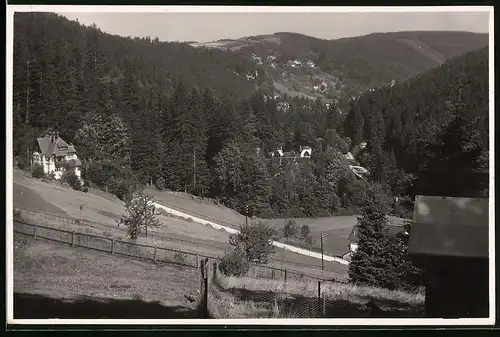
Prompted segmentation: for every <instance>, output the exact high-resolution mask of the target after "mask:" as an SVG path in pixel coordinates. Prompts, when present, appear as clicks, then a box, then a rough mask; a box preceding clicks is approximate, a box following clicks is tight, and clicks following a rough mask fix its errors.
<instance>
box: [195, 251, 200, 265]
mask: <svg viewBox="0 0 500 337" xmlns="http://www.w3.org/2000/svg"><path fill="white" fill-rule="evenodd" d="M199 261H200V258H199V257H198V254H196V264H195V266H196V267H198V266H199V265H200V262H199Z"/></svg>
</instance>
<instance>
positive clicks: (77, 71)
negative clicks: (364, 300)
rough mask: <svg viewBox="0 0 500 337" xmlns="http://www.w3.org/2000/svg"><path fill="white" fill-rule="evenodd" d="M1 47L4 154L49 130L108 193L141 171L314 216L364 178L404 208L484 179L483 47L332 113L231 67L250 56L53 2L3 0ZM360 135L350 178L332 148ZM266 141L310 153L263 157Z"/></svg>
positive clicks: (356, 192) (339, 204)
mask: <svg viewBox="0 0 500 337" xmlns="http://www.w3.org/2000/svg"><path fill="white" fill-rule="evenodd" d="M13 53H14V71H13V74H14V82H13V85H14V88H13V89H14V90H13V92H14V97H13V107H12V108H13V126H14V144H13V146H14V148H13V151H14V155H16V156H18V157H19V158H20V160H22V158H24V157H25V154H26V151H27V149H31V148H33V147H34V145H35V142H36V138H37V137H40V136H43V135H44V134H45V133H46V132H47V131H49V130H54V131H58V132H59V134H60V136H61V137H62V138H63V139H65V140H66V141H68V142H69V143H73V144H74V145H75V148H76V149H77V151H78V156H79V157H80V158H81V160H82V163H83V176H84V179H85V180H86V181H90V182H92V184H95V185H97V186H108V188H109V189H110V190H111V191H113V192H114V193H115V194H116V195H118V196H119V197H121V198H125V197H126V195H127V194H129V193H130V192H131V191H132V190H133V189H134V188H136V187H137V186H140V185H145V184H151V183H152V184H153V185H154V186H156V187H157V188H159V189H169V190H174V191H185V192H188V193H192V194H195V195H199V196H204V197H210V198H214V199H219V200H220V201H221V202H222V203H223V204H225V205H227V206H228V207H231V208H234V209H236V210H238V211H241V212H243V210H244V209H245V206H246V205H248V206H249V209H250V212H251V213H252V215H256V216H260V217H299V216H305V217H314V216H327V215H330V214H345V213H354V212H357V208H358V207H359V205H361V203H362V201H363V200H364V198H365V193H366V191H367V187H368V185H373V184H375V185H377V186H378V187H379V188H378V189H377V190H379V191H381V193H383V198H382V199H383V200H384V201H385V202H386V203H387V205H389V206H390V207H391V208H392V212H393V213H394V214H397V215H400V216H409V214H411V213H410V212H411V200H412V198H413V197H414V195H415V194H428V195H429V194H430V195H450V196H475V195H485V193H486V192H487V189H488V186H487V184H486V185H485V184H484V181H486V183H487V181H488V179H487V173H488V142H489V136H488V135H489V129H488V107H489V102H488V90H489V89H488V49H487V48H484V49H481V50H477V51H473V52H470V53H467V54H465V55H462V56H459V57H456V58H454V59H451V60H449V61H447V62H446V63H444V64H443V65H442V66H440V67H439V68H434V69H431V70H429V71H427V72H425V73H423V74H421V75H418V76H417V77H414V78H412V79H410V80H408V81H406V82H403V83H398V84H396V85H394V86H392V87H390V86H386V87H381V88H378V89H377V90H375V91H370V92H366V93H365V94H363V95H362V96H361V97H359V98H357V99H355V100H351V101H350V102H349V105H350V108H349V111H348V112H346V113H344V114H340V112H339V110H338V109H336V108H335V106H333V105H330V106H326V105H325V104H323V103H321V102H320V101H319V100H318V101H309V100H305V99H299V98H287V97H283V98H280V99H279V100H276V99H273V98H270V97H269V96H268V95H266V93H265V92H264V91H262V90H261V88H262V87H264V84H265V79H262V83H261V84H263V86H260V85H259V86H256V84H255V83H254V82H251V81H247V80H246V79H245V78H244V77H242V76H238V74H239V73H242V74H243V73H246V72H250V71H255V70H258V67H257V65H255V64H254V63H251V62H249V61H247V60H245V59H243V58H241V57H239V56H238V55H237V54H233V53H230V52H224V51H219V50H207V49H196V48H192V47H190V46H189V45H187V44H183V43H167V42H160V41H158V39H151V38H141V39H139V38H124V37H119V36H112V35H109V34H105V33H103V32H101V31H100V30H99V29H98V28H97V27H85V26H83V25H80V24H79V23H77V22H71V21H69V20H67V19H65V18H63V17H61V16H58V15H55V14H42V13H16V14H15V18H14V50H13ZM285 100H286V102H288V103H289V104H290V107H289V109H283V108H282V105H280V103H281V102H282V101H285ZM362 141H366V142H367V144H368V145H367V147H366V149H364V150H361V151H359V152H358V153H357V154H356V159H355V160H356V161H357V162H358V164H360V165H361V166H363V167H366V168H367V169H368V170H369V171H370V175H369V176H367V177H366V178H362V179H360V178H358V177H356V176H355V175H354V173H353V172H352V171H351V170H350V169H349V166H348V165H349V160H348V159H346V158H345V157H344V155H345V154H346V153H347V152H349V151H353V150H354V149H355V148H357V147H358V146H359V144H360V143H361V142H362ZM280 146H282V148H283V151H292V150H293V151H295V152H299V150H300V147H301V146H310V147H311V148H312V156H311V158H310V159H307V158H298V159H297V160H289V159H286V158H285V159H283V160H281V161H280V160H279V159H276V158H271V156H270V152H272V151H275V150H276V149H278V148H279V147H280ZM464 177H470V178H464ZM484 177H486V179H485V178H484ZM457 181H460V184H457ZM437 182H438V183H437ZM396 196H397V197H399V200H402V202H401V203H399V204H395V203H394V197H396Z"/></svg>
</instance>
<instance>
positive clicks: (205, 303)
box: [203, 257, 208, 318]
mask: <svg viewBox="0 0 500 337" xmlns="http://www.w3.org/2000/svg"><path fill="white" fill-rule="evenodd" d="M207 266H208V257H206V258H205V263H204V266H203V270H204V271H203V274H204V280H203V281H204V283H205V287H204V288H205V289H204V290H205V292H204V294H203V311H204V314H205V316H204V317H205V318H208V268H207ZM205 268H207V269H206V270H205Z"/></svg>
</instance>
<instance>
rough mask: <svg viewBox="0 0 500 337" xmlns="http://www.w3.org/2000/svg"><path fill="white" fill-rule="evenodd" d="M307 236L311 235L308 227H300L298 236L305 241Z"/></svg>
mask: <svg viewBox="0 0 500 337" xmlns="http://www.w3.org/2000/svg"><path fill="white" fill-rule="evenodd" d="M309 234H311V229H310V228H309V226H308V225H302V226H300V236H301V237H302V239H303V240H305V239H306V238H307V237H308V236H309Z"/></svg>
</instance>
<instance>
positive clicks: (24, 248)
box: [14, 234, 200, 318]
mask: <svg viewBox="0 0 500 337" xmlns="http://www.w3.org/2000/svg"><path fill="white" fill-rule="evenodd" d="M199 285H200V279H199V273H198V270H196V269H192V268H179V267H174V266H170V265H163V264H152V263H147V262H143V261H140V260H134V259H130V258H124V257H118V256H111V255H109V254H105V253H99V252H94V251H89V250H88V249H83V248H71V247H65V246H64V245H59V244H53V243H50V242H47V241H43V240H34V239H31V238H27V237H25V236H24V235H22V234H15V235H14V292H15V293H16V296H15V302H14V308H15V309H14V310H15V311H14V318H50V317H58V318H62V317H66V318H79V317H82V318H104V317H106V318H127V317H129V318H172V317H179V318H181V317H195V316H196V314H197V313H196V312H197V308H196V307H195V306H196V302H195V301H193V302H190V301H189V300H188V298H195V299H197V298H198V296H199V294H198V289H199ZM63 300H64V301H63ZM68 301H70V302H71V301H72V302H76V305H69V304H67V303H65V302H68ZM33 306H35V307H33ZM65 307H68V309H71V310H70V311H69V312H68V311H67V310H66V312H65V310H64V308H65ZM133 307H135V309H133ZM73 310H74V311H73ZM155 312H156V313H155ZM51 315H54V316H51ZM71 315H78V317H74V316H73V317H71ZM159 315H169V316H163V317H161V316H159ZM68 316H69V317H68Z"/></svg>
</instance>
